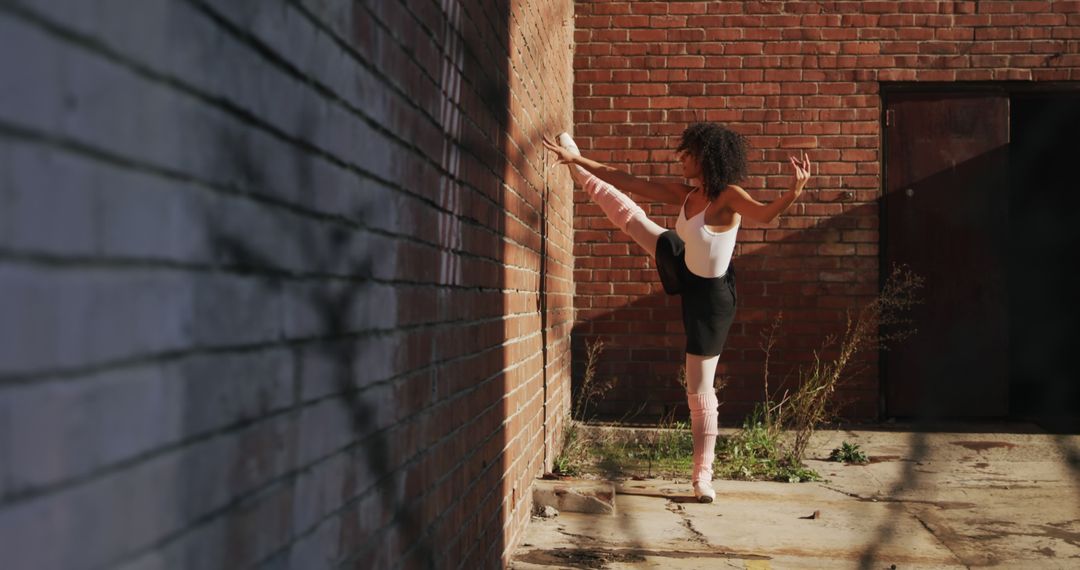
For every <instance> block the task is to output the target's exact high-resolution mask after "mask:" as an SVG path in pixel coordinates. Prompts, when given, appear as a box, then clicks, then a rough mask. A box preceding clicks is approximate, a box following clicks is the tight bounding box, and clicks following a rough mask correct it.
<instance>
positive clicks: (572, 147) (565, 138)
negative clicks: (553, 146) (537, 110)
mask: <svg viewBox="0 0 1080 570" xmlns="http://www.w3.org/2000/svg"><path fill="white" fill-rule="evenodd" d="M558 141H559V146H561V147H563V148H565V149H566V150H568V151H570V152H572V153H574V154H575V155H577V156H581V150H580V149H578V146H577V143H576V142H574V139H572V138H570V133H567V132H562V133H559V136H558Z"/></svg>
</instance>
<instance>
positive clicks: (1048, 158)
mask: <svg viewBox="0 0 1080 570" xmlns="http://www.w3.org/2000/svg"><path fill="white" fill-rule="evenodd" d="M1011 99H1012V111H1011V113H1010V121H1011V123H1012V144H1011V145H1010V153H1009V164H1010V169H1009V180H1010V184H1009V185H1010V188H1011V190H1012V191H1011V193H1010V202H1009V211H1010V213H1011V216H1010V222H1011V225H1012V228H1013V229H1012V231H1010V232H1009V234H1008V235H1009V240H1008V243H1009V259H1010V265H1009V292H1010V296H1009V314H1010V315H1011V319H1010V323H1011V325H1010V338H1011V340H1012V342H1011V345H1010V362H1011V366H1010V368H1009V376H1010V380H1011V382H1010V393H1011V394H1012V398H1011V403H1012V413H1013V414H1014V415H1015V416H1017V417H1022V418H1025V419H1030V420H1031V421H1034V422H1036V423H1038V424H1040V425H1042V426H1043V427H1045V428H1046V429H1048V430H1051V431H1068V432H1074V433H1075V432H1077V431H1080V382H1078V377H1080V374H1078V373H1077V372H1076V365H1075V364H1073V363H1071V362H1070V360H1071V358H1070V353H1071V351H1072V350H1074V348H1075V347H1076V344H1075V339H1076V337H1074V336H1073V322H1072V319H1073V318H1074V316H1075V315H1076V314H1077V311H1076V304H1077V303H1076V297H1077V295H1078V294H1080V287H1078V286H1080V279H1078V275H1080V272H1078V271H1077V268H1076V267H1075V260H1076V259H1077V258H1078V257H1080V256H1078V255H1077V252H1078V246H1080V210H1078V209H1077V208H1078V207H1080V195H1078V194H1080V143H1078V142H1077V141H1078V137H1080V93H1029V94H1021V93H1018V94H1013V95H1012V97H1011Z"/></svg>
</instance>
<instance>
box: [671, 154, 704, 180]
mask: <svg viewBox="0 0 1080 570" xmlns="http://www.w3.org/2000/svg"><path fill="white" fill-rule="evenodd" d="M677 156H678V159H679V162H681V163H682V169H683V176H685V177H686V178H690V179H694V178H698V179H700V178H701V165H699V164H698V161H697V158H695V157H694V155H693V153H691V152H690V151H688V150H683V151H679V153H678V155H677Z"/></svg>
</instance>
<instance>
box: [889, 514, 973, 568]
mask: <svg viewBox="0 0 1080 570" xmlns="http://www.w3.org/2000/svg"><path fill="white" fill-rule="evenodd" d="M904 510H905V511H907V512H908V513H909V514H911V516H913V517H915V520H917V521H919V524H921V525H923V528H925V529H926V531H927V532H929V533H930V535H931V536H933V537H934V539H935V540H937V541H938V544H940V545H942V546H944V547H945V549H946V550H948V551H949V552H950V553H951V554H952V555H953V558H955V559H956V561H957V562H959V563H960V564H961V565H963V566H964V568H967V569H968V570H971V566H969V565H968V564H966V563H965V562H964V560H963V559H962V558H960V555H959V554H957V553H956V551H955V550H953V549H952V547H951V546H949V545H948V544H947V543H946V542H945V541H944V540H942V538H941V537H940V536H938V533H937V532H935V531H934V529H932V528H930V525H928V524H926V521H924V520H922V517H920V516H919V515H918V513H913V512H911V511H910V510H908V509H906V508H905V509H904Z"/></svg>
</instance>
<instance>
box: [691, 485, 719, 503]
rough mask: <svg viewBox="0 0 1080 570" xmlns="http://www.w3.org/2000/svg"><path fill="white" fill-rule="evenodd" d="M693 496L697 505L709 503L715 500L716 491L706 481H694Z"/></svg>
mask: <svg viewBox="0 0 1080 570" xmlns="http://www.w3.org/2000/svg"><path fill="white" fill-rule="evenodd" d="M694 496H695V497H697V500H698V502H699V503H711V502H713V500H714V499H716V491H714V490H713V488H712V483H710V482H708V481H694Z"/></svg>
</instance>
